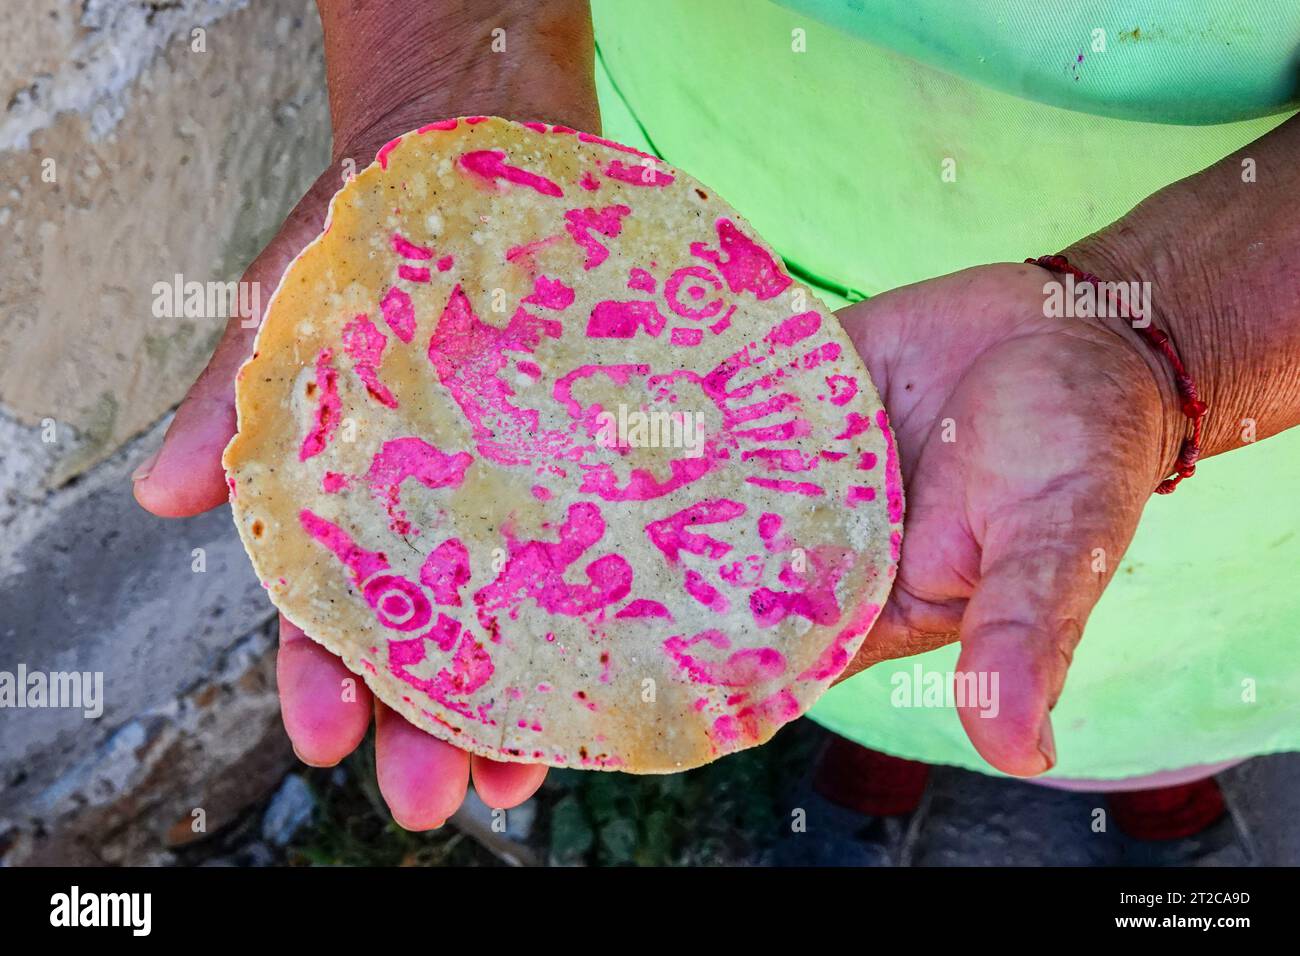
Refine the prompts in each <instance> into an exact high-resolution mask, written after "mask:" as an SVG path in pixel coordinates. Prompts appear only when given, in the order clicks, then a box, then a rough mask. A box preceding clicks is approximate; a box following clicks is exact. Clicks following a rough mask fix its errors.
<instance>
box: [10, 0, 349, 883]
mask: <svg viewBox="0 0 1300 956" xmlns="http://www.w3.org/2000/svg"><path fill="white" fill-rule="evenodd" d="M11 7H12V9H10V8H11ZM196 30H201V31H202V33H196V32H195V31H196ZM200 38H201V41H202V44H203V45H204V47H205V50H203V51H200V50H198V49H197V48H196V47H197V43H196V41H198V40H200ZM328 142H329V121H328V116H327V111H326V108H325V89H324V80H323V70H322V63H321V55H320V30H319V23H318V20H317V17H316V14H315V10H314V5H313V3H312V2H311V0H257V2H256V3H248V2H247V0H167V2H162V0H79V2H72V0H25V2H24V3H21V4H9V5H8V6H7V7H6V9H5V14H4V30H3V31H0V238H2V239H3V242H4V249H5V255H4V256H3V257H0V671H7V672H10V673H13V672H15V671H16V670H17V668H18V667H19V665H23V666H25V667H26V668H28V669H29V670H38V671H73V670H75V671H83V672H100V673H102V675H103V682H104V711H103V714H102V716H100V717H99V718H98V719H87V718H86V717H84V716H83V714H82V713H81V711H79V710H71V709H52V708H51V709H22V710H18V709H14V710H8V709H6V710H5V711H3V713H0V721H3V725H2V726H3V732H2V733H0V857H3V859H4V860H5V861H6V862H23V861H27V862H68V863H113V862H136V863H140V862H168V861H169V860H171V859H172V851H173V850H174V849H175V848H177V847H179V846H181V845H183V844H187V843H189V842H192V841H194V840H197V839H200V838H201V837H202V836H203V835H204V832H203V831H202V830H196V828H195V823H196V821H197V820H199V819H201V820H202V822H203V825H204V826H205V827H206V832H207V833H213V832H215V831H216V830H218V829H219V828H220V827H221V826H222V825H223V823H224V822H225V821H228V820H230V819H232V818H234V816H235V815H237V813H238V811H239V810H240V809H241V808H242V807H244V806H245V805H247V804H248V803H249V802H251V801H254V800H257V799H260V798H262V797H264V796H265V794H266V792H267V791H269V790H270V789H271V788H273V787H274V786H275V785H276V783H277V782H278V781H279V780H280V778H281V777H282V776H283V773H284V770H285V768H286V767H287V766H288V764H289V762H290V759H291V752H290V749H289V746H288V743H287V741H286V739H285V737H284V734H283V729H282V727H281V726H280V720H279V711H278V704H277V701H276V697H275V693H274V669H273V663H274V635H273V633H272V630H271V629H270V628H269V626H268V621H269V620H270V618H271V615H272V613H273V608H271V606H270V604H269V603H268V602H267V601H266V598H265V595H264V594H263V592H262V589H261V587H260V585H259V584H258V582H257V581H256V580H255V578H254V576H253V574H252V571H251V569H250V567H249V564H248V560H247V558H246V556H245V555H244V554H243V551H242V549H241V548H240V546H239V543H238V541H237V539H236V536H235V534H234V529H233V527H232V525H231V521H230V515H229V510H228V509H226V508H222V509H218V510H217V511H214V512H212V513H209V514H207V515H203V516H201V517H197V518H193V519H189V520H184V521H176V522H165V521H162V520H160V519H156V518H154V517H152V516H150V515H148V514H146V513H144V512H143V511H141V510H140V509H139V508H138V507H137V506H136V505H135V503H134V501H133V499H132V497H131V490H130V481H129V477H128V476H129V474H130V471H131V469H132V468H133V466H134V465H136V464H138V462H139V461H140V460H141V459H142V458H143V457H144V456H145V455H146V454H148V453H149V452H150V451H152V450H153V449H154V448H155V447H157V445H158V442H159V441H160V440H161V437H162V434H163V431H164V429H165V426H166V424H167V421H166V419H167V417H168V413H169V410H170V409H171V408H172V407H174V405H175V404H176V402H177V401H178V400H179V398H180V397H181V396H182V395H183V394H184V391H185V389H186V388H187V387H188V386H189V384H190V382H191V381H192V380H193V378H194V376H195V374H196V373H197V372H198V371H199V369H200V368H201V367H202V365H203V363H204V362H205V361H206V359H207V355H208V352H209V351H210V348H211V345H212V343H213V341H214V340H215V338H216V336H217V334H218V332H219V330H220V328H221V326H222V324H223V322H222V320H221V319H220V318H217V317H208V318H195V319H189V320H178V319H170V318H156V317H154V315H153V311H152V305H153V299H154V291H153V286H154V283H156V282H161V281H168V280H170V279H171V277H172V276H173V275H175V274H176V273H181V274H182V275H183V276H184V278H185V279H187V280H190V279H192V280H197V281H200V282H209V281H212V282H218V281H219V282H225V281H229V280H234V279H237V278H238V277H239V274H240V272H241V271H242V269H243V267H244V266H245V265H246V264H247V262H248V261H250V260H251V258H252V257H253V255H254V254H255V253H256V251H257V250H258V249H259V248H260V246H261V244H262V243H263V242H264V241H265V240H266V239H267V238H269V236H270V234H271V233H272V232H273V231H274V229H275V228H276V227H277V226H278V224H279V223H280V221H281V220H282V218H283V216H284V215H285V213H286V212H287V211H288V210H289V208H290V207H291V205H292V203H293V202H294V201H296V199H297V197H298V196H299V195H300V194H301V191H302V190H303V189H305V188H306V186H307V185H308V184H310V182H311V180H312V179H313V178H314V177H315V175H316V174H317V173H318V172H319V170H320V169H321V168H322V167H323V165H324V163H325V162H326V161H327V153H328ZM47 160H51V161H52V163H47V162H46V161H47ZM50 171H52V173H53V176H52V181H50V179H51V177H50V175H49V173H50ZM43 174H44V175H43ZM270 291H271V290H265V295H268V296H269V294H270ZM196 810H202V811H203V812H202V813H201V814H199V815H198V816H197V817H196V816H195V814H194V812H195V811H196Z"/></svg>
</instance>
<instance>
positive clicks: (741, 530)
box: [224, 117, 903, 773]
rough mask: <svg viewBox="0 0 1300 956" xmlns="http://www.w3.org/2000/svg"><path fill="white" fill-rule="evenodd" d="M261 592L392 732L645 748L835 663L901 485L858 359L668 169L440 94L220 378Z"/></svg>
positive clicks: (505, 747) (827, 675) (359, 185)
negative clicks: (327, 653) (232, 402)
mask: <svg viewBox="0 0 1300 956" xmlns="http://www.w3.org/2000/svg"><path fill="white" fill-rule="evenodd" d="M236 404H237V411H238V418H239V430H238V434H237V435H236V436H235V437H234V439H232V441H231V443H230V445H229V447H228V448H227V449H226V453H225V457H224V464H225V467H226V469H227V474H228V479H229V482H230V486H231V504H232V510H233V512H234V517H235V522H236V526H237V527H238V529H239V532H240V535H241V537H242V539H243V542H244V546H245V548H246V549H247V551H248V553H249V555H250V557H251V558H252V561H253V565H254V567H255V568H256V570H257V572H258V574H259V576H260V577H261V580H262V581H263V583H264V585H265V587H266V588H267V590H268V592H269V594H270V597H271V599H272V601H274V603H275V604H276V605H277V606H278V607H279V608H280V610H281V611H282V612H283V613H284V615H285V616H286V617H287V618H288V619H289V620H291V621H292V622H293V623H295V624H297V625H298V626H299V627H301V628H302V629H303V630H304V631H305V632H306V633H307V634H309V635H310V636H311V637H312V638H313V639H315V640H317V641H319V642H320V643H321V644H323V645H324V646H325V647H327V648H329V649H330V650H331V651H332V652H334V653H335V654H337V655H339V656H340V657H341V658H342V659H343V661H344V662H345V663H346V664H347V666H348V668H349V669H351V670H352V671H353V672H354V673H356V674H357V675H359V676H360V677H361V678H363V679H364V680H365V681H366V682H367V684H369V686H370V687H371V688H372V690H373V691H374V692H375V694H376V695H377V696H378V697H379V698H380V699H381V700H383V701H384V702H385V703H387V704H388V705H389V706H391V707H393V708H394V709H396V710H397V711H399V712H400V713H401V714H402V715H403V716H405V717H406V718H407V719H408V720H410V721H411V722H412V723H414V724H416V725H417V726H419V727H421V728H423V729H424V730H426V731H427V732H428V733H430V734H433V735H434V736H437V737H440V738H442V739H444V740H451V741H454V742H455V744H456V746H458V747H462V748H464V749H466V750H469V751H471V752H474V753H478V754H482V755H485V756H488V757H493V758H495V759H498V760H511V761H519V762H527V763H543V764H548V765H551V766H557V767H586V768H591V769H603V770H625V771H630V772H642V773H654V772H670V771H675V770H681V769H686V768H688V767H693V766H697V765H699V764H701V763H705V762H707V761H709V760H712V759H715V758H717V757H719V756H721V755H723V754H727V753H731V752H733V751H736V750H740V749H742V748H745V747H749V746H753V745H755V744H759V743H762V742H763V741H765V740H767V739H768V738H770V737H771V736H772V734H773V733H775V732H776V730H777V729H778V728H779V727H781V726H782V725H783V724H784V723H786V722H788V721H790V720H792V719H794V718H795V717H797V716H798V715H800V714H802V713H803V712H804V711H805V710H807V708H808V707H809V706H811V704H812V703H813V701H815V700H816V699H817V697H818V696H819V695H820V694H821V693H822V692H823V691H824V690H825V689H826V688H827V687H828V686H829V685H830V683H831V681H832V680H834V678H835V677H836V676H837V675H839V674H840V672H841V671H842V670H843V669H844V667H845V666H846V665H847V664H848V662H849V660H850V659H851V658H852V656H853V654H854V653H855V652H856V650H857V648H858V647H859V645H860V644H861V642H862V640H863V638H864V637H865V635H866V633H867V631H868V630H869V628H870V627H871V625H872V623H873V622H874V621H875V619H876V616H877V615H878V614H879V611H880V607H881V605H882V604H883V603H884V601H885V598H886V597H887V595H888V593H889V588H890V586H891V584H892V581H893V578H894V576H895V573H896V569H897V564H898V558H899V548H900V546H901V541H902V519H903V494H902V485H901V481H900V478H899V472H898V455H897V451H896V449H895V445H894V439H893V434H892V432H891V431H890V429H889V423H888V420H887V418H886V416H885V413H884V410H883V408H882V407H881V403H880V399H879V397H878V396H877V394H876V391H875V388H874V387H873V385H872V383H871V380H870V378H869V377H868V375H867V371H866V369H865V368H864V367H863V365H862V362H861V360H860V359H859V357H858V356H857V354H856V352H855V351H854V349H853V346H852V344H851V343H850V342H849V339H848V337H847V336H846V335H845V333H844V331H843V330H842V329H841V328H840V326H839V324H838V323H837V321H836V320H835V318H834V316H833V315H832V314H831V313H830V312H829V311H828V310H826V309H825V308H824V307H823V306H822V305H821V304H820V303H819V302H818V300H817V299H816V298H815V296H814V295H813V293H812V292H811V291H810V290H809V289H807V288H806V287H804V286H802V285H800V284H799V283H798V282H795V281H794V280H793V279H792V278H791V277H790V276H789V275H788V274H787V273H786V271H785V270H784V269H783V267H782V265H781V262H780V259H779V258H778V257H777V256H776V255H775V254H774V253H773V252H772V250H771V249H769V248H768V247H767V245H765V244H764V243H763V242H762V240H761V239H759V238H758V236H757V235H756V234H755V232H754V230H753V229H752V228H751V227H750V226H749V224H748V223H746V222H745V220H744V219H743V218H741V216H740V215H738V214H737V213H736V211H735V210H733V209H732V208H731V207H729V206H727V205H726V204H725V203H724V202H722V201H721V200H720V199H719V198H718V197H717V195H716V194H714V193H713V192H712V191H711V190H706V189H704V188H703V187H702V186H701V185H700V184H699V183H697V182H696V181H695V180H694V179H692V178H691V177H690V176H688V175H686V174H685V173H683V172H681V171H680V170H676V169H673V168H671V167H669V166H667V165H665V164H664V163H662V162H660V161H659V160H657V159H655V158H654V157H651V156H647V155H645V154H643V153H639V152H638V151H636V150H633V149H631V148H629V147H626V146H622V145H620V144H618V143H614V142H611V141H609V140H606V139H603V138H601V137H599V136H595V135H591V134H588V133H582V132H577V131H575V130H572V129H568V128H567V127H562V126H553V125H546V124H542V123H515V122H510V121H507V120H503V119H497V118H493V117H462V118H457V119H448V120H442V121H438V122H434V123H430V124H428V125H426V126H423V127H421V128H419V129H417V130H413V131H412V132H410V133H407V134H405V135H404V136H401V137H399V138H398V139H396V140H394V141H392V142H391V143H389V144H387V145H385V146H384V147H383V149H381V150H380V151H379V153H378V155H377V156H376V159H375V162H374V163H373V164H372V165H371V166H369V167H368V168H367V169H365V170H364V171H362V172H360V173H359V174H358V175H356V176H355V177H354V178H353V179H352V180H350V181H349V182H348V183H347V184H346V185H345V186H344V187H343V189H342V190H340V192H339V193H338V195H336V196H335V197H334V200H333V202H332V203H331V206H330V214H329V217H328V219H327V222H326V226H325V229H324V232H323V233H322V234H321V235H320V236H319V237H318V238H317V239H316V240H315V241H313V242H312V243H311V244H310V245H309V246H308V247H307V248H306V249H304V250H303V252H302V253H301V254H300V255H299V256H298V257H297V258H296V259H295V260H294V261H293V263H292V264H291V265H290V266H289V268H288V270H287V271H286V273H285V275H284V277H283V279H282V280H281V282H280V285H279V288H278V289H277V290H276V292H275V294H274V296H273V297H272V299H271V301H270V303H269V304H268V307H267V309H266V314H265V319H264V321H263V323H262V326H261V328H260V329H259V331H258V335H257V341H256V348H255V350H254V352H253V357H252V358H251V359H249V360H248V362H246V363H245V365H244V367H243V368H242V369H241V371H240V373H239V377H238V381H237V385H236Z"/></svg>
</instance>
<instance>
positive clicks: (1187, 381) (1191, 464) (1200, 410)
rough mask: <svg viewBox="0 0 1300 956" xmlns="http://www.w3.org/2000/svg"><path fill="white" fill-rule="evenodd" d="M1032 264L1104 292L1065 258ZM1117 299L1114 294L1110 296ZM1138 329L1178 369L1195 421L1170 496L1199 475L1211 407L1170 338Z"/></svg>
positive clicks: (1166, 488) (1166, 483) (1162, 488)
mask: <svg viewBox="0 0 1300 956" xmlns="http://www.w3.org/2000/svg"><path fill="white" fill-rule="evenodd" d="M1025 262H1026V263H1028V264H1029V265H1035V266H1039V267H1041V268H1043V269H1046V270H1047V271H1048V272H1056V273H1059V274H1061V275H1071V276H1074V280H1075V281H1076V282H1084V283H1087V284H1088V285H1091V286H1092V287H1093V288H1094V289H1097V290H1098V291H1099V292H1100V291H1101V290H1100V282H1101V280H1100V279H1098V278H1097V277H1096V276H1095V275H1093V274H1092V273H1091V272H1084V271H1083V270H1082V269H1079V268H1077V267H1075V266H1072V265H1070V263H1069V262H1068V261H1067V260H1066V258H1065V256H1039V257H1038V258H1037V259H1026V260H1025ZM1109 295H1110V297H1112V298H1113V296H1114V291H1113V290H1112V291H1111V292H1110V293H1109ZM1134 329H1135V330H1136V331H1137V333H1138V334H1139V335H1141V336H1142V339H1143V340H1144V341H1145V342H1146V343H1147V345H1149V346H1151V347H1152V348H1153V349H1155V350H1156V351H1157V352H1159V353H1160V354H1161V355H1163V356H1164V357H1165V358H1166V359H1168V360H1169V364H1170V365H1172V366H1173V367H1174V382H1175V383H1176V384H1177V387H1178V397H1179V398H1180V399H1181V400H1182V403H1183V404H1182V408H1181V409H1180V411H1182V413H1183V415H1185V416H1186V417H1187V418H1189V419H1191V422H1192V434H1191V435H1189V436H1188V437H1187V438H1184V439H1183V444H1182V447H1181V448H1180V449H1179V451H1178V461H1177V462H1176V463H1175V464H1174V471H1175V474H1174V475H1173V476H1172V477H1169V478H1165V479H1164V480H1163V481H1162V482H1160V484H1159V485H1158V486H1157V487H1156V494H1158V495H1167V494H1169V493H1171V492H1172V491H1173V490H1174V489H1175V488H1177V487H1178V483H1179V482H1180V481H1182V480H1183V479H1184V478H1190V477H1192V475H1194V474H1196V460H1197V459H1198V458H1200V457H1201V432H1202V429H1203V428H1204V425H1205V413H1206V412H1208V411H1209V406H1208V405H1206V404H1205V403H1204V402H1203V401H1201V399H1200V397H1199V396H1198V395H1197V393H1196V383H1195V382H1193V381H1192V377H1191V376H1190V375H1188V374H1187V368H1186V366H1184V365H1183V360H1182V359H1181V358H1179V356H1178V350H1177V349H1175V348H1174V344H1173V342H1172V341H1170V338H1169V335H1168V334H1167V333H1166V332H1163V331H1161V330H1160V329H1157V328H1155V327H1154V326H1152V325H1147V326H1145V327H1143V328H1138V327H1136V326H1134Z"/></svg>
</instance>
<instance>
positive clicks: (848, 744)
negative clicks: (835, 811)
mask: <svg viewBox="0 0 1300 956" xmlns="http://www.w3.org/2000/svg"><path fill="white" fill-rule="evenodd" d="M929 776H930V767H929V766H928V765H927V764H923V763H917V762H916V761H915V760H903V759H902V758H901V757H891V756H889V755H888V754H882V753H880V752H878V751H875V750H868V749H867V748H866V747H862V746H859V745H858V744H855V743H854V742H853V741H851V740H847V739H846V738H844V737H833V738H831V742H830V745H829V746H828V747H827V748H826V750H825V752H824V753H823V754H822V756H821V759H820V760H819V761H818V762H817V769H816V770H815V771H814V772H813V789H814V790H816V791H817V792H818V793H819V794H821V795H822V796H823V797H825V798H826V799H827V800H829V801H831V803H835V804H839V805H840V806H842V807H847V808H848V809H850V810H856V811H857V812H858V813H864V814H866V815H868V816H873V817H888V816H897V815H900V814H905V813H911V812H912V811H913V810H915V809H916V808H917V806H918V805H919V804H920V802H921V795H922V794H923V793H924V792H925V784H926V781H927V780H928V779H929Z"/></svg>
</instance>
